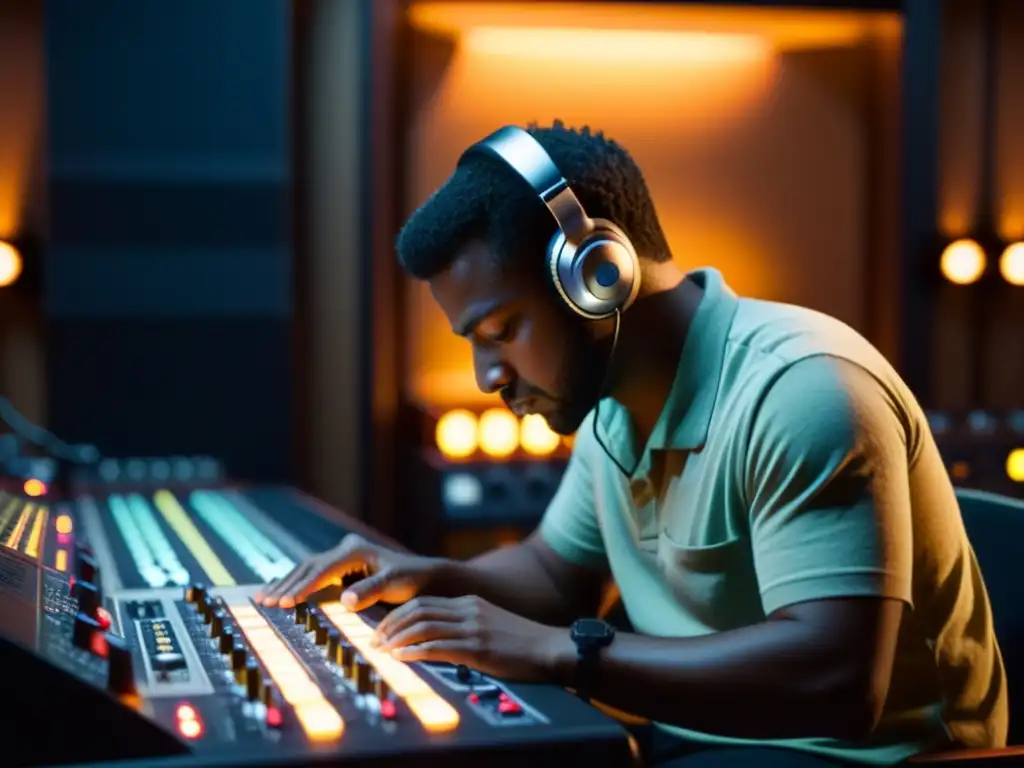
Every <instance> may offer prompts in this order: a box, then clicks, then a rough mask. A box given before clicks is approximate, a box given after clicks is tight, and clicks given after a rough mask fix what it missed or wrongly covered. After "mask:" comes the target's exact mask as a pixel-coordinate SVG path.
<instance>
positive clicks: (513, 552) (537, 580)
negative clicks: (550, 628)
mask: <svg viewBox="0 0 1024 768" xmlns="http://www.w3.org/2000/svg"><path fill="white" fill-rule="evenodd" d="M606 580H607V572H606V571H603V570H601V569H599V568H593V567H587V566H581V565H575V564H573V563H570V562H569V561H568V560H565V559H564V558H562V557H561V556H559V555H558V554H557V553H556V552H555V551H554V550H553V549H551V547H549V546H548V545H547V544H546V543H545V542H544V540H543V539H542V538H541V536H540V534H539V532H535V533H533V534H532V535H531V536H530V537H529V538H527V539H526V540H525V541H523V542H521V543H519V544H515V545H513V546H510V547H502V548H501V549H496V550H494V551H493V552H488V553H486V554H484V555H481V556H479V557H476V558H474V559H472V560H469V561H466V562H454V561H453V562H449V563H446V564H445V565H444V566H443V567H442V569H441V572H440V574H439V579H438V581H437V582H436V584H431V585H430V587H429V588H428V592H429V593H430V594H435V595H439V596H443V597H458V596H460V595H477V596H478V597H482V598H483V599H484V600H486V601H488V602H490V603H494V604H495V605H497V606H500V607H502V608H505V609H506V610H509V611H511V612H513V613H515V614H518V615H519V616H524V617H526V618H528V619H532V620H533V621H539V622H542V623H544V624H553V625H556V626H561V625H567V624H569V623H571V622H572V621H573V620H574V619H576V618H578V617H580V616H593V615H594V613H595V612H596V611H597V604H598V602H599V601H600V598H601V590H602V588H603V587H604V584H605V582H606Z"/></svg>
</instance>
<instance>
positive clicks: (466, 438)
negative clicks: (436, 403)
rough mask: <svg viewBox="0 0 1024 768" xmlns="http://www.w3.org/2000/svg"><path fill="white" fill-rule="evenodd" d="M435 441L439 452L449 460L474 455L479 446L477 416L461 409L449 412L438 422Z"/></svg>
mask: <svg viewBox="0 0 1024 768" xmlns="http://www.w3.org/2000/svg"><path fill="white" fill-rule="evenodd" d="M434 439H435V440H436V442H437V448H438V450H440V451H441V453H442V454H444V455H445V456H446V457H447V458H449V459H464V458H466V457H467V456H471V455H473V453H475V452H476V449H477V445H478V441H477V420H476V416H474V415H473V414H472V413H470V412H469V411H466V410H462V409H461V408H458V409H456V410H454V411H448V412H447V413H446V414H444V415H443V416H442V417H441V418H440V419H438V420H437V427H436V428H435V430H434Z"/></svg>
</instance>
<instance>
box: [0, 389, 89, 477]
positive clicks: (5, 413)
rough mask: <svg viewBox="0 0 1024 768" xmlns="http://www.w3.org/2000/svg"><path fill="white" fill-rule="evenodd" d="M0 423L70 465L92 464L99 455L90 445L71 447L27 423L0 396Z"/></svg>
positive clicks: (38, 427) (8, 402)
mask: <svg viewBox="0 0 1024 768" xmlns="http://www.w3.org/2000/svg"><path fill="white" fill-rule="evenodd" d="M0 421H3V422H4V423H5V424H7V426H8V427H10V428H11V431H12V432H14V434H15V435H17V436H18V437H20V438H22V439H23V440H25V441H27V442H29V443H32V444H33V445H35V446H36V447H38V448H41V449H42V450H43V451H45V452H46V453H48V454H49V456H50V458H52V459H55V460H57V461H64V462H69V463H71V464H93V463H95V462H96V461H98V460H99V458H100V454H99V451H98V450H97V449H96V447H95V446H92V445H71V444H70V443H67V442H65V441H64V440H61V439H60V438H59V437H57V436H56V435H55V434H53V433H52V432H50V431H49V430H46V429H44V428H43V427H40V426H39V425H38V424H34V423H32V422H31V421H29V420H28V419H27V418H25V416H23V415H22V413H21V412H20V411H19V410H18V409H17V408H15V407H14V405H13V404H12V403H11V401H10V400H8V399H7V398H6V397H4V396H3V395H0Z"/></svg>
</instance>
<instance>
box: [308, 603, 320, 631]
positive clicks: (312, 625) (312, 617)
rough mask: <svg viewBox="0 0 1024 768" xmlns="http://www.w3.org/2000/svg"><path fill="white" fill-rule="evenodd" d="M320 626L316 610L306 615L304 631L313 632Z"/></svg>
mask: <svg viewBox="0 0 1024 768" xmlns="http://www.w3.org/2000/svg"><path fill="white" fill-rule="evenodd" d="M319 626H320V616H319V615H317V612H316V609H315V608H314V609H313V610H311V611H308V612H307V613H306V631H307V632H315V631H316V628H317V627H319Z"/></svg>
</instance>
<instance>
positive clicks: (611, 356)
mask: <svg viewBox="0 0 1024 768" xmlns="http://www.w3.org/2000/svg"><path fill="white" fill-rule="evenodd" d="M621 325H622V313H621V312H620V311H619V310H617V309H616V310H615V328H614V330H613V331H612V348H611V351H610V352H609V353H608V365H607V366H605V369H604V380H603V381H602V382H601V390H600V392H599V393H598V397H597V404H596V405H595V406H594V420H593V421H592V422H591V423H590V426H592V427H593V428H594V440H596V441H597V444H598V445H599V446H601V450H603V451H604V452H605V455H606V456H607V457H608V458H609V459H611V460H612V461H613V462H614V463H615V466H616V467H618V468H619V471H620V472H622V474H624V475H625V476H626V479H627V480H628V479H629V478H631V477H633V475H634V474H635V473H636V471H637V469H639V468H640V462H639V460H638V461H637V463H636V465H635V466H634V467H633V471H632V472H630V471H629V470H627V469H626V468H625V467H624V466H622V462H620V461H619V460H618V459H617V458H615V454H613V453H612V452H611V451H610V450H608V446H607V445H605V443H604V440H602V439H601V435H600V434H599V432H598V429H597V422H598V421H600V419H601V400H602V399H603V398H604V393H605V391H606V390H607V388H608V385H609V384H610V383H611V375H612V363H613V362H614V361H615V350H616V349H617V348H618V346H619V327H620V326H621Z"/></svg>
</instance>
